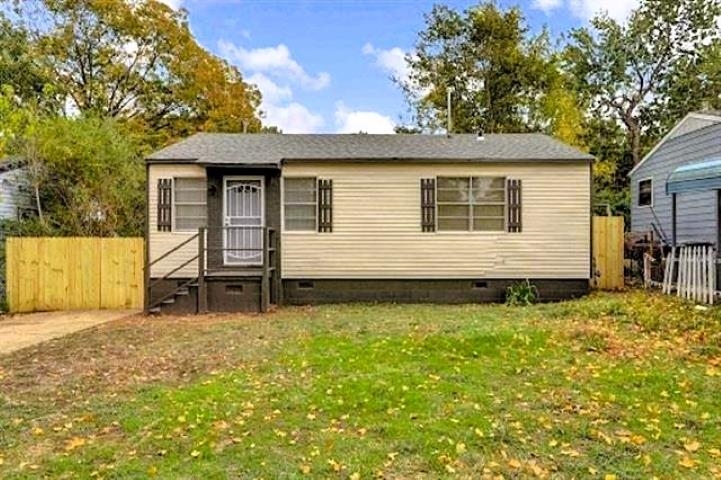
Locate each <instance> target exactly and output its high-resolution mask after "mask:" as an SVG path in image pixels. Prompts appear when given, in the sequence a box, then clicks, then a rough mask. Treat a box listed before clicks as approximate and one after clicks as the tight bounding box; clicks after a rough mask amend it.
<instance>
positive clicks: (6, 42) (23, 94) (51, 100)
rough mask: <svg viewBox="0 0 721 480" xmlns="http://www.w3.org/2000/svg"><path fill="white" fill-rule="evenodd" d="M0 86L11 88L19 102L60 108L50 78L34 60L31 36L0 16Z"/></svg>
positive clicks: (3, 16)
mask: <svg viewBox="0 0 721 480" xmlns="http://www.w3.org/2000/svg"><path fill="white" fill-rule="evenodd" d="M0 85H6V86H9V87H12V89H13V93H14V94H15V96H16V98H17V99H18V100H20V101H21V102H20V103H32V104H35V105H40V106H44V107H47V108H48V109H49V110H53V109H57V107H58V99H57V98H56V97H53V95H52V84H51V79H50V77H49V75H47V72H45V71H44V70H43V68H42V66H41V65H40V63H39V62H38V61H37V59H36V58H35V56H34V54H33V52H32V50H31V48H30V45H29V41H28V34H27V32H26V31H25V30H23V29H22V28H17V27H15V26H14V25H13V24H12V23H11V22H10V21H9V20H8V19H7V18H6V16H5V15H3V14H2V13H0Z"/></svg>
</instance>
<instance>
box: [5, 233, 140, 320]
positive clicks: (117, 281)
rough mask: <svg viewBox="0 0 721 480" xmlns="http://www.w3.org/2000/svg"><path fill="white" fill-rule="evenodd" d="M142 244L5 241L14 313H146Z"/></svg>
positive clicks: (135, 241)
mask: <svg viewBox="0 0 721 480" xmlns="http://www.w3.org/2000/svg"><path fill="white" fill-rule="evenodd" d="M143 248H144V247H143V239H142V238H77V237H68V238H49V237H39V238H35V237H22V238H19V237H18V238H8V239H7V240H6V269H7V271H6V277H5V280H6V293H7V301H8V307H9V309H10V311H11V312H13V313H16V312H33V311H48V310H89V309H121V308H122V309H128V308H142V307H143V263H144V256H143Z"/></svg>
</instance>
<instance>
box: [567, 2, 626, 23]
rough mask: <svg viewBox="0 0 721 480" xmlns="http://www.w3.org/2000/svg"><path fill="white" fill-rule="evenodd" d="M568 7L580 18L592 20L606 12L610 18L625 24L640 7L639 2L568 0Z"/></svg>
mask: <svg viewBox="0 0 721 480" xmlns="http://www.w3.org/2000/svg"><path fill="white" fill-rule="evenodd" d="M568 6H569V8H570V10H571V12H573V14H574V15H576V16H577V17H579V18H583V19H590V18H593V16H594V15H596V14H598V13H600V12H605V13H607V14H608V16H609V17H611V18H613V19H615V20H617V21H619V22H624V21H626V20H627V19H628V15H629V14H630V13H631V11H632V10H633V9H634V8H636V7H637V6H638V0H568Z"/></svg>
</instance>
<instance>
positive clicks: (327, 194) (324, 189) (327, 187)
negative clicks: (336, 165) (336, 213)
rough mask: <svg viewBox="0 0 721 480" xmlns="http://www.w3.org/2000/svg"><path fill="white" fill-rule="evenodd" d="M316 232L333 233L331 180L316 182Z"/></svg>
mask: <svg viewBox="0 0 721 480" xmlns="http://www.w3.org/2000/svg"><path fill="white" fill-rule="evenodd" d="M318 231H319V232H321V233H329V232H332V231H333V180H328V179H319V180H318Z"/></svg>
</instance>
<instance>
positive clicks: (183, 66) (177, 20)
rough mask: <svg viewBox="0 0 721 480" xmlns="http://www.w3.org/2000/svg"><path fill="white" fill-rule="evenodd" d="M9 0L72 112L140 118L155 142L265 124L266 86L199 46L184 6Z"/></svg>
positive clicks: (143, 0)
mask: <svg viewBox="0 0 721 480" xmlns="http://www.w3.org/2000/svg"><path fill="white" fill-rule="evenodd" d="M2 1H4V2H5V3H6V4H8V3H9V4H11V5H12V6H13V7H14V8H13V12H14V17H13V26H14V28H15V29H16V31H17V32H21V31H23V32H27V34H28V37H29V40H30V44H31V48H32V50H33V54H34V55H35V56H36V58H37V61H38V62H40V63H41V64H42V66H43V69H44V70H45V71H47V72H49V75H50V76H51V80H52V83H53V85H54V86H55V87H56V88H57V89H58V91H59V93H60V94H61V95H63V98H67V99H68V101H69V105H70V113H73V112H80V113H81V114H84V115H89V116H100V117H112V118H119V119H123V120H125V121H131V122H133V123H135V124H137V125H139V126H140V128H145V129H148V130H149V131H150V132H154V133H155V134H156V135H157V136H155V137H151V139H152V140H154V143H164V142H165V141H167V140H168V139H169V138H173V137H179V136H185V135H187V134H190V133H193V132H195V131H199V130H214V131H235V132H240V131H249V132H253V131H258V130H259V129H260V120H259V118H258V107H259V104H260V93H259V91H258V90H257V88H255V87H254V86H251V85H249V84H247V83H245V82H244V81H243V78H242V76H241V74H240V72H239V71H238V70H237V69H236V68H234V67H232V66H231V65H229V64H228V63H227V62H225V61H223V60H222V59H220V58H218V57H216V56H214V55H212V54H210V53H209V52H208V51H206V50H205V49H203V48H202V47H201V46H200V45H199V44H198V42H197V41H196V40H195V38H194V37H193V36H192V34H191V32H190V29H189V26H188V20H187V12H186V11H184V10H173V9H171V8H169V7H168V6H166V5H164V4H162V3H160V2H158V1H156V0H133V1H127V0H22V1H19V0H2ZM66 113H68V112H66Z"/></svg>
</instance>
